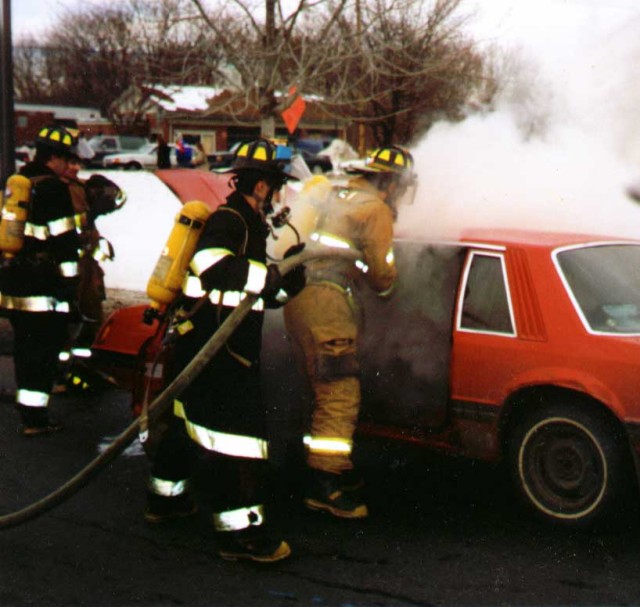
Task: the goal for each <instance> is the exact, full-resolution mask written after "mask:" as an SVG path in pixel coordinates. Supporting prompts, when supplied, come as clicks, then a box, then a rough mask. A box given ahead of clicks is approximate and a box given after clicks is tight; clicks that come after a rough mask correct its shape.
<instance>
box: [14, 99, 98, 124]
mask: <svg viewBox="0 0 640 607" xmlns="http://www.w3.org/2000/svg"><path fill="white" fill-rule="evenodd" d="M14 109H15V110H16V111H20V112H33V113H38V112H40V113H42V112H46V113H49V114H53V116H54V118H57V119H59V120H80V121H82V122H89V121H91V120H104V117H103V116H102V114H101V113H100V110H99V109H98V108H94V107H74V106H67V105H64V106H63V105H41V104H37V103H16V104H15V106H14Z"/></svg>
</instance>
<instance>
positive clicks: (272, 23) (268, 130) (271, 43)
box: [259, 0, 276, 139]
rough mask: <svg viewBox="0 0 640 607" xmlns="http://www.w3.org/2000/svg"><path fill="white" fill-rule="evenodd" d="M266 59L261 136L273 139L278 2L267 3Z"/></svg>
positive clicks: (262, 84)
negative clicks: (273, 83)
mask: <svg viewBox="0 0 640 607" xmlns="http://www.w3.org/2000/svg"><path fill="white" fill-rule="evenodd" d="M265 9H266V15H265V33H264V59H263V63H262V82H261V83H260V88H261V97H262V98H261V99H260V101H259V102H260V104H261V105H262V109H261V113H262V116H261V125H260V130H261V133H260V134H261V136H262V137H266V138H267V139H272V138H273V137H275V134H276V123H275V118H274V116H273V105H274V99H273V90H272V89H271V86H272V82H271V70H272V69H273V67H272V66H273V63H272V62H273V61H274V57H273V54H274V49H275V45H276V0H266V2H265Z"/></svg>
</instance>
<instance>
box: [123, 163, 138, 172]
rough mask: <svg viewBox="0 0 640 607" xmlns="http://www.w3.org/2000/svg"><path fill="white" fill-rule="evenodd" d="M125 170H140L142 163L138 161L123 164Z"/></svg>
mask: <svg viewBox="0 0 640 607" xmlns="http://www.w3.org/2000/svg"><path fill="white" fill-rule="evenodd" d="M124 170H125V171H140V170H142V165H141V164H140V163H139V162H128V163H127V164H125V165H124Z"/></svg>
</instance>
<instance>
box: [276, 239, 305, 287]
mask: <svg viewBox="0 0 640 607" xmlns="http://www.w3.org/2000/svg"><path fill="white" fill-rule="evenodd" d="M304 246H305V245H304V242H301V243H299V244H296V245H293V246H292V247H289V248H288V249H287V250H286V251H285V254H284V258H285V259H287V257H293V256H294V255H298V253H301V252H302V251H303V249H304ZM283 281H284V284H283V285H282V288H283V289H284V290H285V291H286V292H287V295H288V296H289V298H292V297H295V296H296V295H297V294H298V293H300V291H302V289H304V286H305V284H306V276H305V267H304V264H300V265H298V266H296V267H295V268H293V270H289V271H288V272H287V273H286V274H285V275H284V276H283Z"/></svg>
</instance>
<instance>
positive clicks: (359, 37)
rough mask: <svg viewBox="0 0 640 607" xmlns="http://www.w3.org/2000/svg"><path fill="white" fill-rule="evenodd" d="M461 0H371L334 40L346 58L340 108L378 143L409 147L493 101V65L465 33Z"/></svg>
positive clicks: (337, 90)
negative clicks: (473, 105)
mask: <svg viewBox="0 0 640 607" xmlns="http://www.w3.org/2000/svg"><path fill="white" fill-rule="evenodd" d="M461 3H462V0H435V1H434V2H432V3H425V2H423V1H422V0H369V1H368V2H367V3H366V4H363V5H362V7H361V13H360V15H358V18H357V19H356V20H353V19H350V20H344V21H343V22H342V32H341V35H340V36H339V37H336V38H335V39H334V40H333V44H334V46H336V47H338V48H339V51H338V55H339V56H340V57H341V58H342V61H341V64H340V65H339V66H338V69H339V70H340V71H341V72H342V73H341V75H340V76H339V77H336V78H334V79H333V80H332V81H331V82H330V83H329V91H330V92H329V94H328V95H327V99H330V100H331V102H333V108H334V111H336V112H339V113H340V114H341V115H345V116H348V117H349V118H351V119H352V120H355V121H359V122H363V123H366V124H368V125H369V126H370V127H371V129H372V130H373V133H374V137H375V140H376V143H377V144H388V143H392V142H394V141H395V142H399V143H409V142H411V141H412V139H414V138H415V137H417V136H419V135H420V134H421V133H424V132H425V131H426V130H427V129H428V128H429V127H430V126H431V124H432V123H433V122H434V121H435V120H437V119H440V118H448V119H456V118H459V117H461V116H462V115H463V114H464V112H465V111H466V110H467V109H468V107H469V102H470V100H471V99H474V98H475V99H478V98H484V97H486V96H487V95H489V96H491V94H492V92H491V91H492V86H493V84H492V83H493V78H494V72H493V70H492V68H491V65H492V63H491V61H490V57H489V56H487V55H485V54H483V53H482V52H480V51H479V50H478V49H477V47H476V45H475V43H474V42H473V41H472V40H471V39H469V38H468V37H467V36H466V35H465V34H464V24H465V18H464V16H461V15H460V14H459V9H460V5H461ZM354 23H355V25H354Z"/></svg>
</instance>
